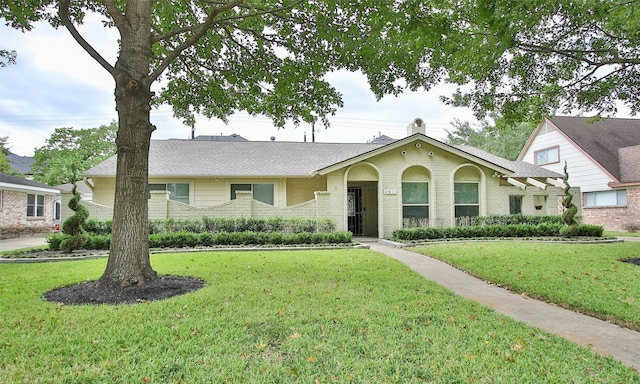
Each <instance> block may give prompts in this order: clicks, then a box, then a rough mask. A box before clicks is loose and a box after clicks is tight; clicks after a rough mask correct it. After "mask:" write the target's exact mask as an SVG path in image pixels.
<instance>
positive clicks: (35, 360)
mask: <svg viewBox="0 0 640 384" xmlns="http://www.w3.org/2000/svg"><path fill="white" fill-rule="evenodd" d="M105 263H106V260H105V259H98V260H86V261H69V262H58V263H44V264H4V265H1V266H0V324H1V326H0V383H44V382H46V383H67V382H68V383H177V382H181V383H204V382H206V383H224V382H228V383H331V382H338V383H425V382H428V383H467V382H476V383H514V382H518V383H539V382H541V381H542V382H553V383H605V382H606V383H631V382H633V383H638V382H640V375H638V372H637V371H635V370H632V369H630V368H628V367H626V366H624V365H622V364H621V363H618V362H617V361H615V360H614V359H612V358H610V357H604V356H599V355H597V354H595V353H593V352H591V351H589V350H588V349H586V348H582V347H578V346H577V345H575V344H572V343H570V342H568V341H566V340H564V339H562V338H559V337H556V336H553V335H550V334H547V333H545V332H543V331H541V330H539V329H536V328H533V327H530V326H528V325H525V324H523V323H517V322H515V321H512V320H510V319H509V318H506V317H504V316H501V315H498V314H496V313H495V312H493V311H492V310H489V309H487V308H485V307H482V306H480V305H478V304H476V303H472V302H469V301H467V300H464V299H462V298H460V297H457V296H455V295H453V294H452V293H451V292H449V291H447V290H445V289H443V288H441V287H439V286H437V285H435V284H433V283H431V282H429V281H427V280H425V279H423V278H422V277H420V276H419V275H418V274H416V273H414V272H412V271H411V270H410V269H409V268H408V267H406V266H405V265H403V264H401V263H400V262H397V261H395V260H393V259H391V258H389V257H386V256H384V255H382V254H379V253H376V252H373V251H370V250H330V251H295V252H294V251H290V252H277V251H270V252H260V251H256V252H236V253H233V252H202V253H183V254H162V255H154V256H152V263H153V265H154V267H155V269H156V270H157V271H159V272H160V273H161V274H177V275H189V276H195V277H199V278H202V279H204V280H205V281H206V282H207V284H208V285H207V287H205V288H204V289H201V290H199V291H196V292H193V293H190V294H187V295H184V296H180V297H174V298H172V299H168V300H164V301H155V302H149V303H140V304H136V305H120V306H62V305H56V304H55V303H49V302H45V301H43V300H42V295H43V294H44V293H45V292H47V291H49V290H51V289H53V288H56V287H59V286H61V285H67V284H75V283H78V282H82V281H85V280H93V279H96V278H97V277H98V276H99V275H100V273H101V272H102V270H103V269H104V266H105Z"/></svg>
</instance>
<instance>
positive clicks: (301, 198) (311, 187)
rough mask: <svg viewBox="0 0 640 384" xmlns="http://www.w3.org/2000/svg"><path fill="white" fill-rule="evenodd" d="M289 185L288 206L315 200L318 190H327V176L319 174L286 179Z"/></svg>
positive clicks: (287, 193)
mask: <svg viewBox="0 0 640 384" xmlns="http://www.w3.org/2000/svg"><path fill="white" fill-rule="evenodd" d="M286 185H287V192H286V196H287V203H286V205H287V206H291V205H296V204H300V203H304V202H305V201H309V200H313V199H314V193H315V192H316V191H326V190H327V178H326V177H325V176H318V177H313V178H308V179H292V178H289V179H287V181H286Z"/></svg>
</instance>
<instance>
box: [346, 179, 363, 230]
mask: <svg viewBox="0 0 640 384" xmlns="http://www.w3.org/2000/svg"><path fill="white" fill-rule="evenodd" d="M363 213H364V212H363V211H362V187H347V222H348V225H347V227H348V230H349V232H351V233H353V234H354V235H356V236H362V234H363Z"/></svg>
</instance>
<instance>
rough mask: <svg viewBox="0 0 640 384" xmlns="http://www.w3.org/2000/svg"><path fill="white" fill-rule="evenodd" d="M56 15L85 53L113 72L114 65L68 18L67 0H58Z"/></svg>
mask: <svg viewBox="0 0 640 384" xmlns="http://www.w3.org/2000/svg"><path fill="white" fill-rule="evenodd" d="M58 16H60V20H61V22H62V25H64V26H65V28H67V30H68V31H69V33H70V34H71V36H73V38H74V39H75V41H76V42H77V43H78V44H80V46H81V47H82V48H83V49H84V50H85V51H87V53H88V54H89V55H90V56H91V57H93V58H94V59H95V60H96V61H97V62H98V64H100V65H101V66H102V68H104V69H106V70H107V72H109V73H110V74H111V75H113V74H114V71H115V69H114V67H113V66H112V65H111V64H109V62H108V61H107V60H105V59H104V58H103V57H102V56H101V55H100V54H99V53H98V51H96V50H95V49H94V48H93V46H91V44H89V43H88V42H87V41H86V40H85V39H84V38H83V37H82V35H81V34H80V32H78V30H77V29H76V27H75V25H73V22H71V19H70V18H69V0H58Z"/></svg>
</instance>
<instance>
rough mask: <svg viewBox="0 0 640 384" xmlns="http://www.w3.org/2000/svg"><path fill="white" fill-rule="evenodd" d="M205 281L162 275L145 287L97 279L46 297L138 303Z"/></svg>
mask: <svg viewBox="0 0 640 384" xmlns="http://www.w3.org/2000/svg"><path fill="white" fill-rule="evenodd" d="M205 285H206V283H205V282H204V281H203V280H200V279H196V278H194V277H188V276H170V275H167V276H160V277H159V278H157V279H155V280H153V281H150V282H148V283H146V284H144V285H143V286H132V287H126V288H119V287H101V286H98V282H97V281H90V282H86V283H81V284H77V285H70V286H67V287H61V288H57V289H55V290H53V291H50V292H48V293H46V294H45V295H44V298H45V300H48V301H52V302H55V303H59V304H61V305H83V304H93V305H97V304H110V305H115V304H135V303H145V302H149V301H154V300H163V299H168V298H170V297H174V296H179V295H184V294H186V293H189V292H193V291H196V290H198V289H200V288H203V287H204V286H205Z"/></svg>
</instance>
